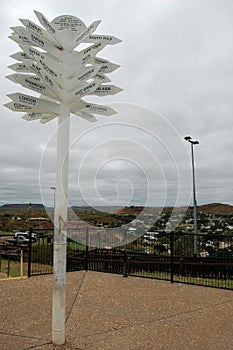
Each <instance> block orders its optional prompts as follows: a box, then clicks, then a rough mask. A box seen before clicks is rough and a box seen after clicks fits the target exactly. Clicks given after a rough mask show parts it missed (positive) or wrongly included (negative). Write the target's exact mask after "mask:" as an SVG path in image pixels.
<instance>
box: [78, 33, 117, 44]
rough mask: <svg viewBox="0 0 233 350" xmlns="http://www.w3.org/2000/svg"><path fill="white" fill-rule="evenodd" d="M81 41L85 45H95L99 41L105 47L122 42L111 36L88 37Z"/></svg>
mask: <svg viewBox="0 0 233 350" xmlns="http://www.w3.org/2000/svg"><path fill="white" fill-rule="evenodd" d="M83 41H85V43H96V42H99V41H100V42H104V43H105V44H106V45H115V44H118V43H120V42H122V40H120V39H118V38H116V37H115V36H112V35H97V34H96V35H89V36H88V37H86V38H85V39H84V40H83Z"/></svg>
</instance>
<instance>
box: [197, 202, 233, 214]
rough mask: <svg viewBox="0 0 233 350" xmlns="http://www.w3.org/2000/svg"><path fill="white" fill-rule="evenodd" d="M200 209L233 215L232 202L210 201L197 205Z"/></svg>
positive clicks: (211, 212)
mask: <svg viewBox="0 0 233 350" xmlns="http://www.w3.org/2000/svg"><path fill="white" fill-rule="evenodd" d="M197 210H198V211H203V212H205V213H208V214H215V215H231V214H232V215H233V206H232V205H230V204H222V203H210V204H204V205H200V206H198V207H197Z"/></svg>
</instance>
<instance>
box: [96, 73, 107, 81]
mask: <svg viewBox="0 0 233 350" xmlns="http://www.w3.org/2000/svg"><path fill="white" fill-rule="evenodd" d="M95 78H97V79H99V80H100V81H101V82H102V83H110V82H111V80H110V79H109V78H108V77H106V75H104V74H101V73H99V72H98V73H97V74H96V75H95Z"/></svg>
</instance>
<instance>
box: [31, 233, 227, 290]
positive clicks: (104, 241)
mask: <svg viewBox="0 0 233 350" xmlns="http://www.w3.org/2000/svg"><path fill="white" fill-rule="evenodd" d="M36 233H37V234H38V240H37V242H36V243H33V242H30V244H29V250H28V266H29V269H28V271H29V272H28V275H29V276H32V275H38V274H47V273H52V270H53V266H52V265H53V231H51V230H37V231H36ZM116 237H118V241H116ZM195 238H197V247H198V254H197V256H196V255H195V254H194V250H193V246H194V235H193V234H185V233H179V232H178V233H177V232H175V233H174V232H170V233H165V232H159V233H158V232H156V233H147V234H144V235H142V236H141V237H140V238H138V239H137V240H135V241H131V240H130V242H129V243H128V240H127V234H125V232H123V231H122V230H120V229H117V230H115V231H113V230H111V231H107V233H106V230H105V231H104V230H103V231H102V232H101V230H100V229H99V228H98V229H95V228H89V227H86V228H82V229H76V230H74V229H72V230H68V236H67V271H77V270H93V271H102V272H108V273H117V274H122V275H123V276H125V277H126V276H138V277H146V278H157V279H163V280H168V281H171V282H172V283H173V282H178V283H189V284H197V285H204V286H210V287H218V288H226V289H233V236H232V235H224V234H222V235H216V234H212V235H209V234H198V235H197V237H195ZM131 239H132V237H131ZM112 242H114V244H113V243H112ZM96 246H97V247H96Z"/></svg>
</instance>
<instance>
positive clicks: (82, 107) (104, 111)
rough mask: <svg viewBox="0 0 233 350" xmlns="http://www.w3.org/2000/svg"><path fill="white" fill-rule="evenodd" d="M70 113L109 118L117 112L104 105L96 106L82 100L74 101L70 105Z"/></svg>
mask: <svg viewBox="0 0 233 350" xmlns="http://www.w3.org/2000/svg"><path fill="white" fill-rule="evenodd" d="M70 111H71V113H73V114H75V113H76V112H80V111H82V112H85V111H88V112H91V113H94V114H100V115H106V116H111V115H113V114H116V113H117V112H116V111H115V110H114V109H113V108H111V107H108V106H104V105H98V104H95V103H88V102H86V101H83V100H81V99H80V100H79V101H75V102H72V103H71V104H70Z"/></svg>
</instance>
